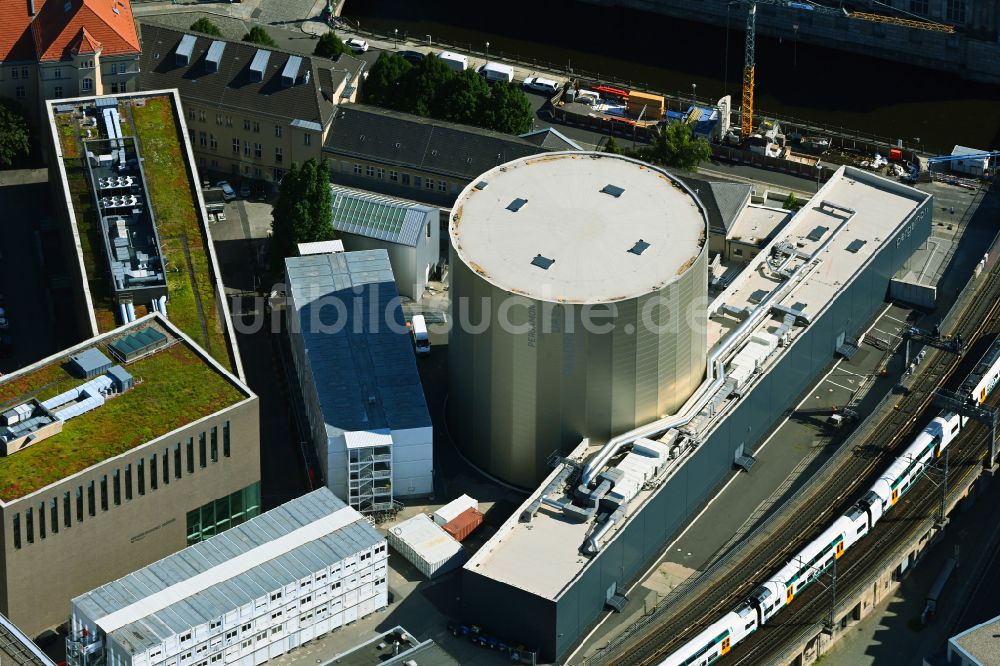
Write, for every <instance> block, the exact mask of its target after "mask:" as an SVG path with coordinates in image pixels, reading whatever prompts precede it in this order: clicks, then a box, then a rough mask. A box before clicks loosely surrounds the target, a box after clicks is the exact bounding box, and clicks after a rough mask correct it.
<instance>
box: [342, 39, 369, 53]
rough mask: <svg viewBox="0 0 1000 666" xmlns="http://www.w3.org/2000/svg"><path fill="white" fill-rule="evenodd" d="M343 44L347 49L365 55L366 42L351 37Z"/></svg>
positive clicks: (366, 49)
mask: <svg viewBox="0 0 1000 666" xmlns="http://www.w3.org/2000/svg"><path fill="white" fill-rule="evenodd" d="M344 43H345V44H347V48H349V49H351V50H352V51H354V52H355V53H365V52H367V51H368V42H366V41H365V40H363V39H358V38H357V37H351V38H350V39H348V40H347V41H346V42H344Z"/></svg>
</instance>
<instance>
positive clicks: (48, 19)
mask: <svg viewBox="0 0 1000 666" xmlns="http://www.w3.org/2000/svg"><path fill="white" fill-rule="evenodd" d="M31 4H32V2H31V0H0V60H61V59H63V58H68V57H69V56H70V54H71V51H72V50H73V49H75V48H77V47H80V48H81V49H82V52H83V53H89V52H91V51H92V50H96V49H97V48H103V53H104V54H106V55H119V54H123V53H135V54H138V53H139V51H140V46H139V36H138V34H137V33H136V29H135V21H134V20H133V19H132V5H131V0H34V6H35V9H36V13H35V16H34V17H32V16H31V15H30V14H29V7H30V6H31ZM84 32H85V33H86V34H84ZM88 49H89V50H88Z"/></svg>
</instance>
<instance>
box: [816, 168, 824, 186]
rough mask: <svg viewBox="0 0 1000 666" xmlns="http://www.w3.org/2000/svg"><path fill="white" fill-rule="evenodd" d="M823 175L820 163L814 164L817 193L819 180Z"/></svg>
mask: <svg viewBox="0 0 1000 666" xmlns="http://www.w3.org/2000/svg"><path fill="white" fill-rule="evenodd" d="M822 174H823V164H822V162H816V191H817V192H819V179H820V177H821V176H822Z"/></svg>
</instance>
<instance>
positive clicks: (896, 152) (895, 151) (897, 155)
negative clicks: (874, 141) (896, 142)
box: [889, 148, 903, 162]
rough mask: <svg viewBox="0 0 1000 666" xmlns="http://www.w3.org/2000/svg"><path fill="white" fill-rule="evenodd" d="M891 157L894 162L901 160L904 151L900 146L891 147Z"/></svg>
mask: <svg viewBox="0 0 1000 666" xmlns="http://www.w3.org/2000/svg"><path fill="white" fill-rule="evenodd" d="M889 159H890V160H892V161H893V162H898V161H900V160H901V159H903V151H902V150H900V149H899V148H890V149H889Z"/></svg>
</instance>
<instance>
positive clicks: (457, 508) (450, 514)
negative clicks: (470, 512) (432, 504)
mask: <svg viewBox="0 0 1000 666" xmlns="http://www.w3.org/2000/svg"><path fill="white" fill-rule="evenodd" d="M466 509H476V510H477V511H478V510H479V501H478V500H476V499H475V498H473V497H469V496H468V495H462V496H461V497H457V498H455V499H453V500H452V501H450V502H448V503H447V504H445V505H444V506H443V507H441V508H440V509H438V510H437V511H435V512H434V514H433V515H432V518H434V522H435V523H437V524H438V525H444V524H445V523H450V522H451V521H453V520H455V519H456V518H458V516H459V515H461V513H462V512H463V511H465V510H466Z"/></svg>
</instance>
